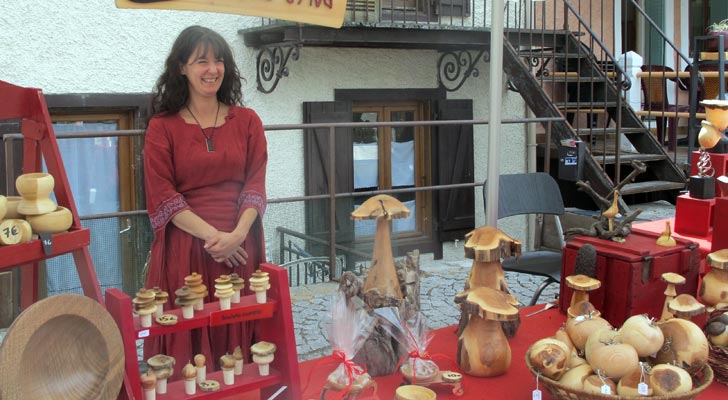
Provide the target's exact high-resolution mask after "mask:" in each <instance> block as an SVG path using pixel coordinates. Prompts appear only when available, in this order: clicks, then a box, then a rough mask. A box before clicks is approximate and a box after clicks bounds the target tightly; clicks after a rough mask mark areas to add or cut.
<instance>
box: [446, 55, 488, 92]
mask: <svg viewBox="0 0 728 400" xmlns="http://www.w3.org/2000/svg"><path fill="white" fill-rule="evenodd" d="M481 59H482V60H483V62H486V63H487V62H488V61H490V53H488V52H486V51H485V50H480V51H478V53H477V54H476V55H475V56H473V55H472V53H471V52H470V51H469V50H460V51H446V52H443V53H442V54H441V55H440V58H439V59H438V60H437V81H438V83H439V84H440V87H443V88H445V90H447V91H448V92H454V91H456V90H458V89H460V88H461V87H462V86H463V84H464V83H465V81H466V80H467V79H468V78H469V77H471V76H472V77H474V78H477V77H478V76H480V70H479V69H478V68H477V67H476V66H475V65H476V64H477V63H478V61H480V60H481Z"/></svg>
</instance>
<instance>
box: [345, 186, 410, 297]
mask: <svg viewBox="0 0 728 400" xmlns="http://www.w3.org/2000/svg"><path fill="white" fill-rule="evenodd" d="M409 215H410V211H409V209H408V208H407V207H405V206H404V204H402V203H401V202H400V201H399V200H397V199H395V198H394V197H392V196H388V195H385V194H380V195H376V196H373V197H370V198H369V199H367V201H365V202H364V204H362V205H361V206H359V208H357V209H356V210H355V211H354V212H352V213H351V218H352V219H355V220H367V219H375V220H376V221H377V228H376V232H375V234H374V250H373V252H372V262H371V267H370V269H369V274H368V275H367V279H366V281H365V282H364V289H363V293H364V294H363V297H364V302H365V303H366V304H367V305H368V306H369V307H372V308H378V307H389V306H395V307H396V306H399V305H400V303H401V302H402V290H401V289H400V286H399V281H398V280H397V271H396V270H395V268H394V257H393V256H392V243H391V233H390V232H391V229H392V219H395V218H407V217H409Z"/></svg>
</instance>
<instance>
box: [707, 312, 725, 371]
mask: <svg viewBox="0 0 728 400" xmlns="http://www.w3.org/2000/svg"><path fill="white" fill-rule="evenodd" d="M725 311H728V309H726V308H719V309H717V310H714V311H712V312H711V313H710V314H709V315H708V322H710V320H712V319H713V318H714V317H715V316H717V315H719V314H722V313H723V312H725ZM707 327H708V323H707V322H706V324H705V326H704V327H703V332H705V330H706V329H707ZM706 336H707V333H706ZM708 344H709V346H710V352H709V353H708V364H710V366H711V367H713V372H714V373H715V380H716V381H718V382H720V383H722V384H724V385H728V348H725V347H721V346H713V345H712V344H711V343H710V340H708Z"/></svg>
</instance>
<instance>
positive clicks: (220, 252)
mask: <svg viewBox="0 0 728 400" xmlns="http://www.w3.org/2000/svg"><path fill="white" fill-rule="evenodd" d="M246 236H247V235H243V234H239V233H236V232H221V231H217V232H216V233H215V234H214V235H213V236H212V237H210V238H209V239H207V240H206V241H205V250H207V252H208V253H209V254H210V256H211V257H212V258H213V259H214V260H215V261H217V262H224V263H225V265H227V266H228V267H230V268H233V267H234V266H238V265H245V264H246V263H247V260H248V253H247V252H246V251H245V249H243V242H244V241H245V237H246Z"/></svg>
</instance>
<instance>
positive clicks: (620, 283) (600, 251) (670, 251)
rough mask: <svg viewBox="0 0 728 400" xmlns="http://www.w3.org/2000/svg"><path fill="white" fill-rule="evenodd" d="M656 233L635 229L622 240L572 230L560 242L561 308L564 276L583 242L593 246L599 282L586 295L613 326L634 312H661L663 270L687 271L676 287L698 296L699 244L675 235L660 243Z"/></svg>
mask: <svg viewBox="0 0 728 400" xmlns="http://www.w3.org/2000/svg"><path fill="white" fill-rule="evenodd" d="M658 236H659V234H653V233H638V232H636V233H632V234H631V235H629V236H628V237H627V241H626V242H625V243H617V242H613V241H609V240H603V239H596V238H592V237H587V236H576V237H575V238H574V239H573V240H572V241H570V242H569V243H567V244H566V247H565V248H564V256H563V264H562V266H561V288H560V290H559V306H560V308H561V310H562V311H564V312H566V309H568V308H569V303H570V302H571V295H572V292H573V291H572V290H571V289H570V288H569V287H567V286H566V281H565V278H566V277H567V276H569V275H572V274H573V272H574V266H575V265H574V264H575V262H576V255H577V253H578V251H579V249H580V248H581V246H583V245H585V244H587V243H590V244H592V245H593V246H594V247H595V248H596V251H597V267H596V275H597V276H596V277H597V279H599V280H600V281H601V282H602V286H601V287H600V288H599V289H597V290H595V291H592V292H591V293H589V301H590V302H591V303H592V304H593V305H594V307H596V308H597V310H599V311H601V313H602V317H604V318H605V319H606V320H607V321H609V322H610V323H611V324H612V325H613V326H615V327H619V326H621V325H622V323H623V322H624V320H625V319H627V318H628V317H630V316H631V315H635V314H648V315H649V316H650V317H654V318H659V317H660V315H661V314H662V306H663V303H664V300H665V295H664V292H665V287H666V284H665V283H664V282H662V280H661V275H662V274H663V273H665V272H675V273H678V274H680V275H682V276H684V277H685V279H686V283H685V284H684V285H680V286H678V287H677V292H678V293H689V294H691V295H693V296H697V289H698V270H699V265H700V249H699V248H698V246H697V244H696V243H694V242H692V241H688V240H685V239H679V238H676V239H675V240H676V241H677V246H675V247H661V246H658V245H657V244H655V241H656V240H657V238H658Z"/></svg>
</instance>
